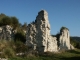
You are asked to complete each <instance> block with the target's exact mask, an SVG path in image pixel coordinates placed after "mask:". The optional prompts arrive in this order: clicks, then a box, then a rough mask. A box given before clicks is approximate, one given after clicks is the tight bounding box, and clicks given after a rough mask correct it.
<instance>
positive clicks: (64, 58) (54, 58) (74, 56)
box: [9, 49, 80, 60]
mask: <svg viewBox="0 0 80 60" xmlns="http://www.w3.org/2000/svg"><path fill="white" fill-rule="evenodd" d="M9 60H80V49H75V50H70V51H66V52H62V53H56V54H54V53H47V54H43V55H39V56H31V57H15V58H9Z"/></svg>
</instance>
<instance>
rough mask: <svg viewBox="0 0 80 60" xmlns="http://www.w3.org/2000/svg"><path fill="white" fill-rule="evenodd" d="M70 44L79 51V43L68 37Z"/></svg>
mask: <svg viewBox="0 0 80 60" xmlns="http://www.w3.org/2000/svg"><path fill="white" fill-rule="evenodd" d="M70 42H71V44H72V45H73V46H74V47H75V48H78V49H80V42H78V41H76V40H75V39H74V38H72V37H70Z"/></svg>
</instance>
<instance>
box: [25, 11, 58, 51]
mask: <svg viewBox="0 0 80 60" xmlns="http://www.w3.org/2000/svg"><path fill="white" fill-rule="evenodd" d="M26 44H27V45H28V46H31V47H32V48H33V49H36V50H37V51H39V52H47V51H50V52H53V51H54V52H56V51H57V41H56V37H52V36H51V35H50V24H49V21H48V13H47V12H46V11H45V10H41V11H40V12H39V13H38V16H37V17H36V20H35V22H32V23H31V24H29V25H28V27H27V36H26Z"/></svg>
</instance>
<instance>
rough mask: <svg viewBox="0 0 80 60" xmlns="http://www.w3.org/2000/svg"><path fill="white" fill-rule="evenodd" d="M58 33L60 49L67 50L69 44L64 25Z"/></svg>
mask: <svg viewBox="0 0 80 60" xmlns="http://www.w3.org/2000/svg"><path fill="white" fill-rule="evenodd" d="M60 34H61V35H60V38H59V43H60V46H59V48H60V50H69V49H70V45H71V44H70V34H69V30H68V29H67V28H66V27H62V28H61V30H60Z"/></svg>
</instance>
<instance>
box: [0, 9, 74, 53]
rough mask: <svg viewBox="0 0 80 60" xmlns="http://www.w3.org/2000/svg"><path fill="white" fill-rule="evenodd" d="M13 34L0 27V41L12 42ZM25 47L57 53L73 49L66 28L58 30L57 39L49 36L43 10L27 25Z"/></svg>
mask: <svg viewBox="0 0 80 60" xmlns="http://www.w3.org/2000/svg"><path fill="white" fill-rule="evenodd" d="M14 34H15V30H13V28H12V27H11V26H9V25H6V26H1V27H0V40H12V39H14ZM26 45H27V46H29V47H30V48H32V50H36V51H38V52H48V51H49V52H58V51H60V50H70V49H74V47H73V46H72V45H71V44H70V34H69V30H68V29H67V28H63V29H61V30H60V36H59V38H57V37H53V36H51V34H50V23H49V20H48V13H47V12H46V11H45V10H41V11H40V12H39V13H38V16H37V17H36V20H35V21H33V22H32V23H31V24H28V26H27V31H26Z"/></svg>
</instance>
